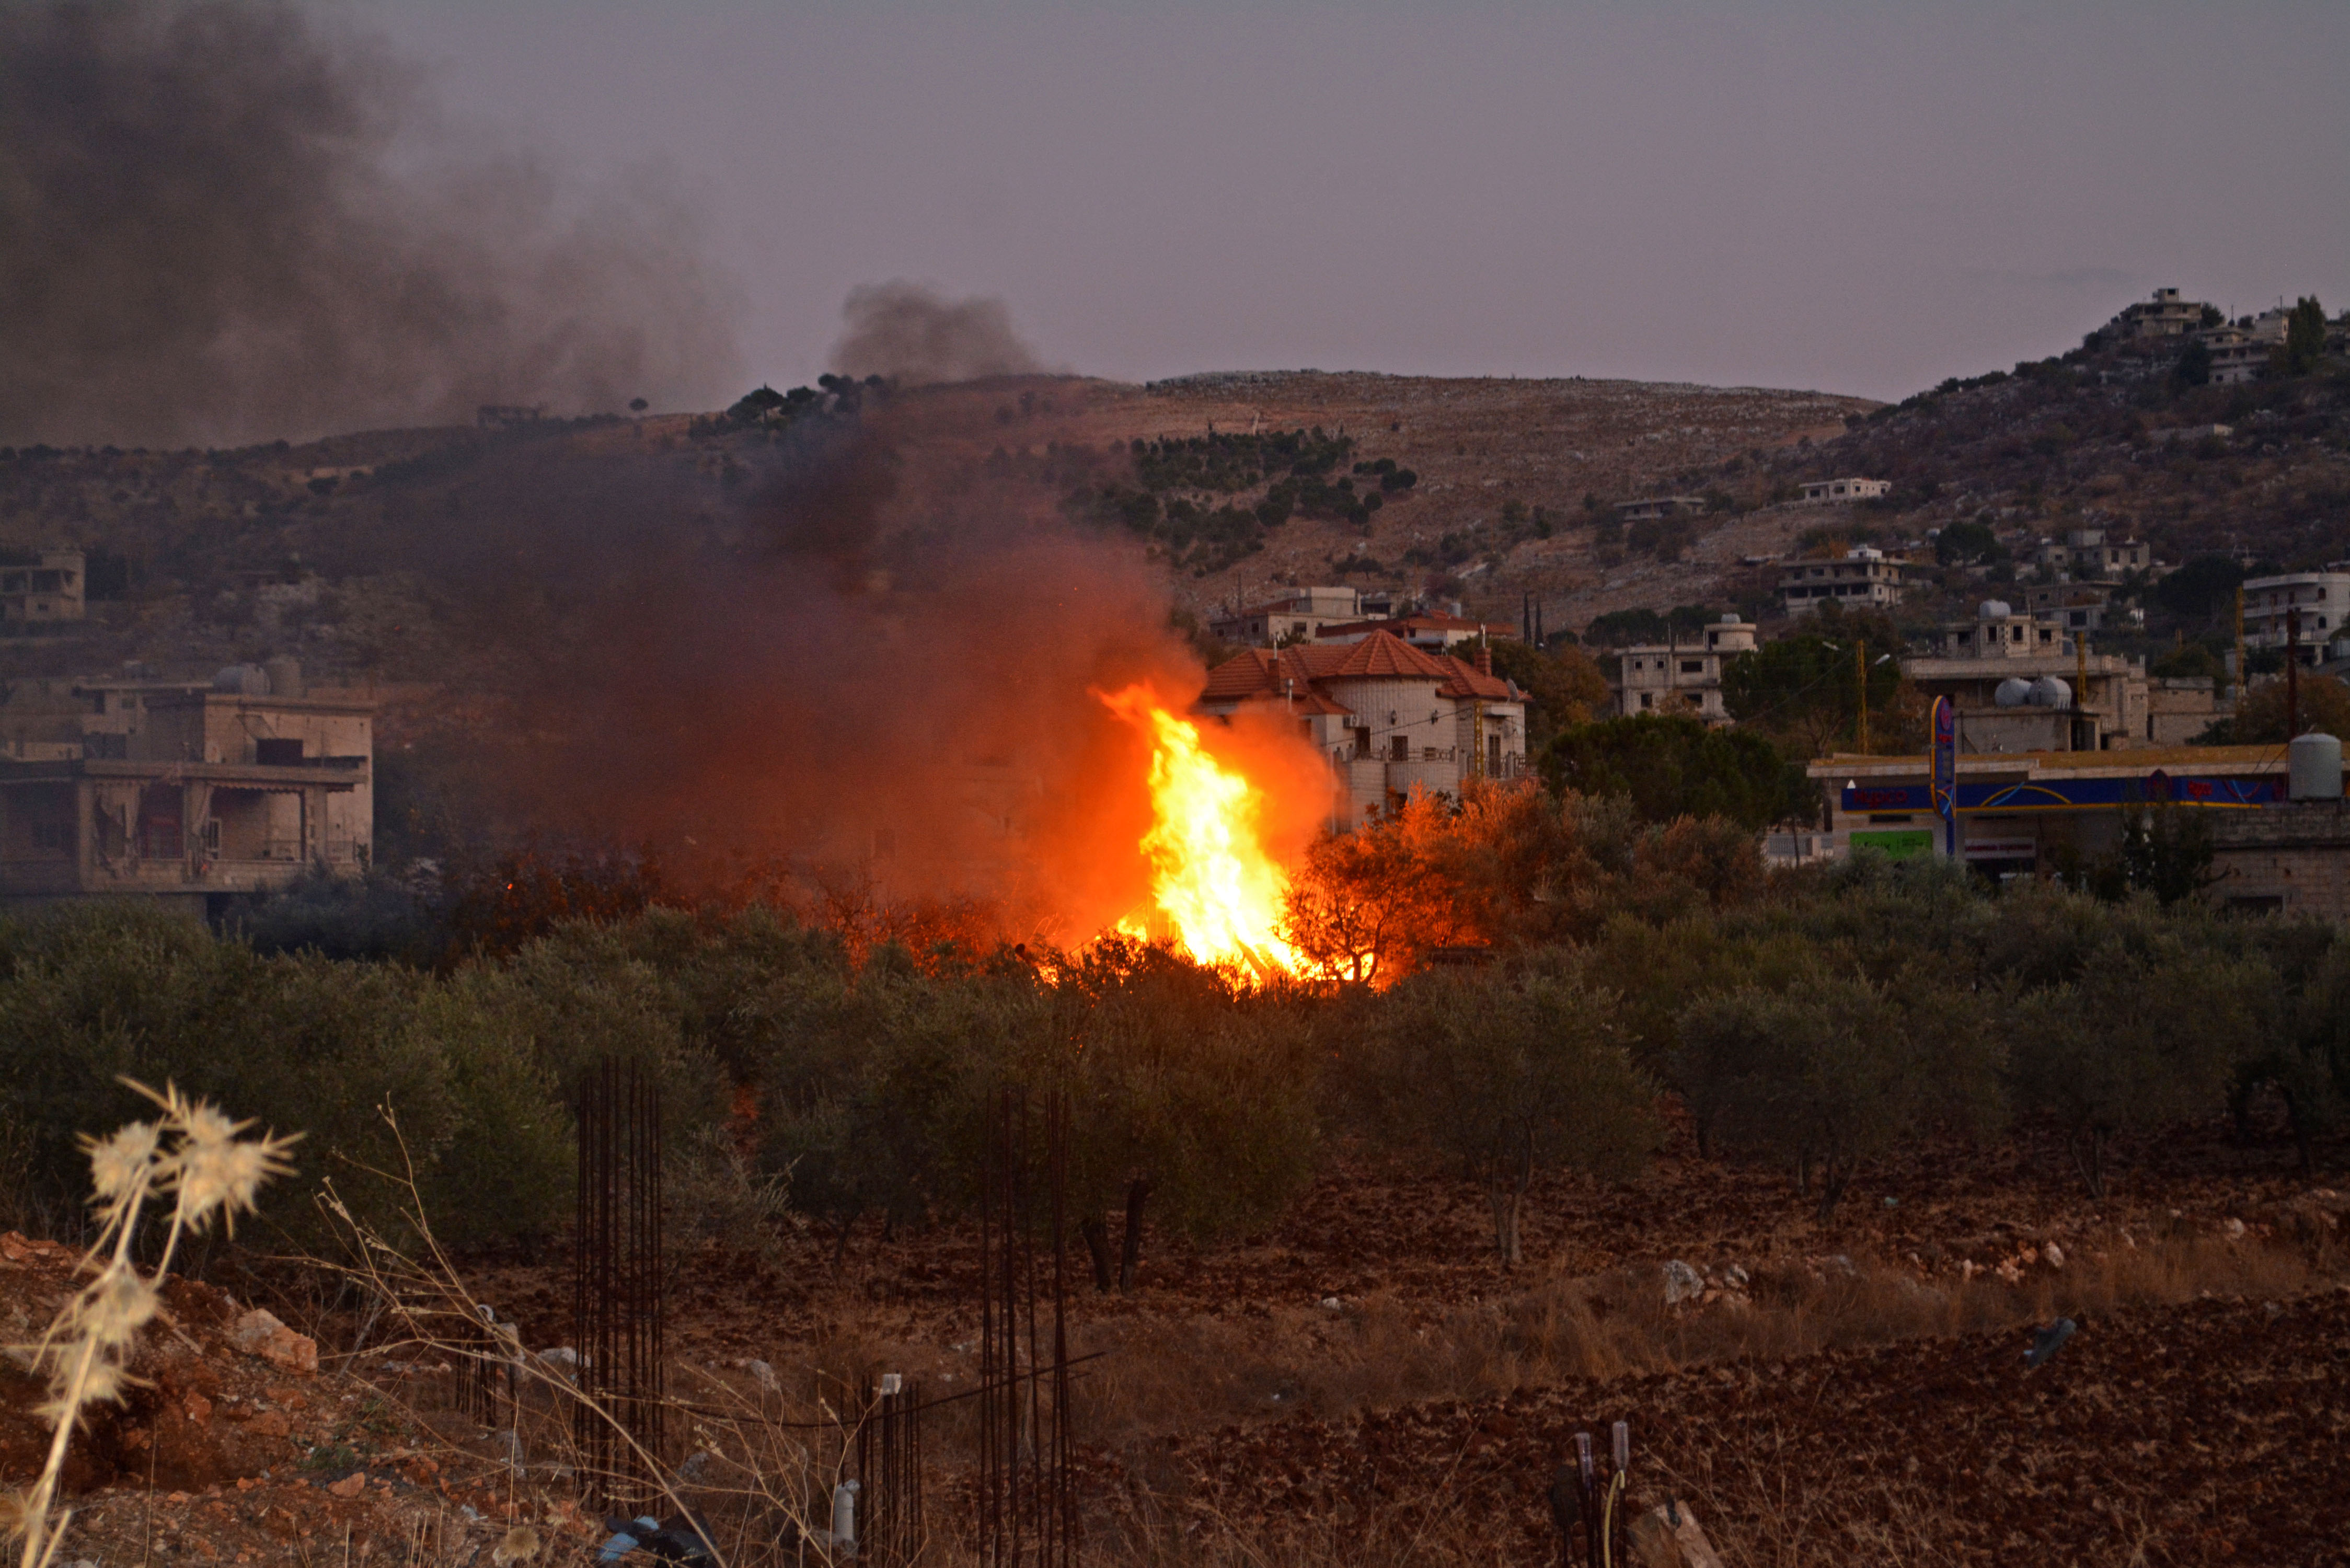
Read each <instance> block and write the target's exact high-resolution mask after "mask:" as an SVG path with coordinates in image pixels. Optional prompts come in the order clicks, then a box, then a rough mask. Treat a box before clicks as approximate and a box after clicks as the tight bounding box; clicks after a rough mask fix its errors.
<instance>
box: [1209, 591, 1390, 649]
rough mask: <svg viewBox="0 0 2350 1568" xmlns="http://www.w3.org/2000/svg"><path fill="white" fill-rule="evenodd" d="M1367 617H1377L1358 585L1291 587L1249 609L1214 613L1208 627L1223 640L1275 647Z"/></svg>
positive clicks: (1245, 645)
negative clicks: (1279, 595)
mask: <svg viewBox="0 0 2350 1568" xmlns="http://www.w3.org/2000/svg"><path fill="white" fill-rule="evenodd" d="M1370 618H1373V617H1371V616H1370V615H1369V614H1368V613H1367V611H1366V609H1365V607H1364V605H1363V595H1362V592H1361V590H1359V589H1357V588H1348V587H1318V588H1294V589H1292V590H1291V591H1289V592H1288V593H1285V594H1284V595H1282V596H1281V597H1278V598H1274V599H1269V600H1267V601H1266V602H1264V603H1263V604H1261V605H1258V606H1256V607H1253V608H1252V609H1245V610H1242V611H1239V612H1237V613H1235V614H1232V615H1224V616H1218V617H1215V618H1211V620H1210V621H1209V622H1208V629H1209V630H1210V631H1211V632H1212V633H1214V634H1215V635H1216V636H1217V637H1219V638H1221V639H1223V640H1224V641H1226V642H1232V643H1239V644H1241V645H1242V646H1243V647H1247V648H1274V647H1278V646H1279V645H1280V644H1281V642H1282V641H1283V640H1284V639H1287V640H1289V641H1292V642H1300V641H1308V642H1310V641H1312V640H1313V639H1315V638H1317V637H1319V636H1321V635H1322V633H1323V630H1324V628H1327V627H1330V626H1335V625H1336V624H1338V623H1340V622H1342V621H1359V620H1365V619H1370Z"/></svg>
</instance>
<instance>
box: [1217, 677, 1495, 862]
mask: <svg viewBox="0 0 2350 1568" xmlns="http://www.w3.org/2000/svg"><path fill="white" fill-rule="evenodd" d="M1243 709H1247V710H1251V711H1272V712H1275V713H1278V714H1281V715H1284V716H1286V717H1287V718H1289V719H1291V720H1292V721H1294V722H1295V723H1296V724H1297V725H1298V727H1299V731H1300V732H1301V733H1303V734H1304V735H1305V737H1306V739H1307V740H1309V741H1311V742H1313V743H1314V744H1315V746H1316V747H1318V748H1320V750H1321V752H1322V753H1323V755H1324V756H1326V758H1328V759H1329V763H1330V773H1331V784H1332V801H1333V804H1332V813H1331V819H1332V825H1333V826H1336V827H1337V828H1339V829H1340V830H1342V831H1343V830H1344V829H1346V828H1347V827H1351V826H1355V825H1356V824H1357V823H1360V822H1361V821H1362V820H1363V819H1364V818H1366V817H1368V816H1373V815H1377V814H1378V813H1379V812H1380V811H1383V810H1385V809H1387V808H1388V807H1389V806H1390V805H1395V804H1397V803H1399V802H1400V801H1402V800H1404V799H1405V798H1407V797H1409V795H1410V794H1411V792H1412V791H1414V790H1421V791H1426V792H1429V793H1431V794H1458V793H1459V792H1460V790H1461V786H1462V784H1464V783H1465V782H1467V781H1468V780H1471V779H1481V778H1482V779H1492V780H1508V779H1515V778H1521V777H1523V776H1525V774H1526V771H1527V769H1526V706H1525V696H1524V694H1523V692H1521V691H1519V690H1518V689H1517V687H1516V685H1515V684H1514V683H1513V682H1511V681H1508V680H1503V679H1501V678H1500V677H1497V676H1496V675H1494V674H1493V672H1492V659H1491V658H1490V657H1488V656H1484V655H1482V653H1481V655H1480V657H1479V659H1478V660H1477V661H1476V662H1474V663H1471V661H1469V660H1467V659H1456V658H1452V657H1451V656H1448V655H1441V654H1432V653H1426V652H1423V651H1421V650H1420V649H1417V648H1414V647H1412V646H1411V645H1410V644H1409V643H1408V642H1406V641H1404V640H1403V639H1401V638H1399V637H1396V636H1394V635H1393V634H1391V633H1389V632H1386V631H1373V632H1371V633H1370V634H1368V635H1367V636H1365V637H1364V638H1362V639H1360V640H1358V641H1355V642H1325V643H1305V644H1300V645H1298V646H1295V647H1292V648H1284V649H1248V650H1247V651H1246V652H1243V653H1242V654H1240V655H1239V656H1237V657H1235V658H1232V659H1227V660H1225V661H1224V662H1223V663H1222V664H1220V665H1218V666H1217V667H1216V668H1215V669H1214V670H1211V671H1210V672H1209V674H1208V682H1207V685H1206V686H1205V687H1204V688H1203V689H1202V690H1201V693H1200V697H1199V701H1197V702H1195V703H1194V704H1193V711H1196V712H1199V713H1203V714H1207V715H1209V716H1211V717H1219V718H1229V717H1231V716H1232V715H1233V714H1235V713H1238V712H1240V711H1243Z"/></svg>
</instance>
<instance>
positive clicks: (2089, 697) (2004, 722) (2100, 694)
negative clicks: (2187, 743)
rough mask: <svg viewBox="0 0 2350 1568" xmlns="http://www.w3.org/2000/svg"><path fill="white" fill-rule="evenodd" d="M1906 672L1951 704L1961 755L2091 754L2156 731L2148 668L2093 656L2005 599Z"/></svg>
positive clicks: (1955, 629)
mask: <svg viewBox="0 0 2350 1568" xmlns="http://www.w3.org/2000/svg"><path fill="white" fill-rule="evenodd" d="M1901 672H1902V673H1903V674H1904V675H1905V676H1907V677H1908V680H1909V682H1910V684H1912V685H1913V686H1915V687H1916V688H1917V689H1918V692H1919V693H1920V694H1921V695H1923V696H1926V697H1929V698H1930V697H1947V698H1949V699H1950V704H1951V706H1952V707H1954V708H1956V709H1957V710H1958V717H1959V737H1960V739H1959V745H1960V750H1961V751H1973V752H2013V753H2026V752H2060V751H2085V752H2094V751H2099V750H2107V749H2118V748H2121V747H2126V746H2132V745H2139V744H2144V743H2145V742H2146V741H2147V740H2148V739H2150V738H2151V735H2152V731H2151V729H2150V727H2149V725H2148V713H2149V709H2148V702H2147V679H2146V666H2145V665H2144V664H2143V663H2142V662H2139V661H2137V660H2135V659H2125V658H2122V657H2121V656H2119V655H2117V654H2111V653H2090V652H2087V651H2085V649H2082V648H2081V647H2080V646H2079V645H2078V644H2076V643H2075V642H2074V639H2072V638H2070V637H2068V636H2066V635H2065V634H2064V628H2062V627H2059V626H2054V625H2051V624H2050V623H2049V622H2047V621H2044V620H2041V619H2037V618H2034V617H2032V616H2029V615H2018V614H2016V613H2015V612H2014V610H2013V609H2012V607H2010V606H2009V605H2008V604H2007V603H2006V602H2005V601H2003V600H2000V599H1987V600H1985V601H1984V602H1983V604H1982V605H1981V607H1980V608H1979V609H1978V610H1977V611H1976V614H1975V618H1974V619H1973V620H1970V621H1964V622H1961V623H1960V624H1958V625H1956V626H1950V627H1945V628H1943V629H1942V650H1941V652H1940V653H1939V655H1934V656H1918V655H1912V656H1910V657H1908V658H1907V659H1903V660H1902V664H1901Z"/></svg>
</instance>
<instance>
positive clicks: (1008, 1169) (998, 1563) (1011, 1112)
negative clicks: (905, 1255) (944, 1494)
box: [978, 1089, 1077, 1568]
mask: <svg viewBox="0 0 2350 1568" xmlns="http://www.w3.org/2000/svg"><path fill="white" fill-rule="evenodd" d="M991 1110H992V1114H991V1116H990V1117H989V1127H988V1137H987V1145H986V1154H985V1158H984V1160H983V1168H982V1185H981V1191H982V1200H981V1204H980V1275H981V1300H980V1386H981V1391H982V1392H981V1397H980V1437H979V1457H980V1487H979V1531H978V1534H979V1542H980V1554H981V1556H982V1557H983V1558H984V1559H985V1561H986V1562H987V1563H989V1564H990V1565H991V1568H1027V1565H1030V1564H1034V1565H1035V1568H1066V1565H1067V1564H1069V1563H1073V1562H1075V1561H1076V1544H1077V1542H1076V1537H1077V1531H1076V1493H1075V1491H1074V1490H1073V1489H1072V1487H1071V1484H1070V1474H1069V1447H1070V1420H1069V1416H1070V1410H1069V1341H1068V1328H1067V1317H1068V1313H1067V1305H1068V1289H1067V1285H1068V1243H1067V1237H1068V1223H1067V1219H1068V1216H1067V1200H1066V1190H1067V1185H1068V1145H1069V1125H1068V1105H1067V1101H1066V1098H1064V1097H1062V1096H1054V1097H1053V1098H1052V1099H1050V1100H1049V1101H1048V1102H1047V1103H1046V1105H1045V1111H1044V1115H1043V1116H1042V1118H1041V1122H1042V1125H1041V1127H1040V1126H1038V1125H1037V1124H1038V1120H1039V1118H1037V1117H1035V1116H1033V1115H1032V1113H1031V1109H1030V1106H1029V1103H1028V1096H1027V1095H1026V1094H1025V1093H1024V1091H1021V1090H1018V1089H1005V1090H1003V1092H1002V1093H1001V1095H999V1096H998V1097H997V1099H996V1102H995V1104H994V1105H993V1107H991ZM1040 1134H1041V1144H1042V1147H1041V1148H1040V1147H1038V1144H1039V1135H1040ZM1040 1184H1041V1185H1042V1187H1043V1189H1044V1190H1043V1191H1042V1193H1041V1194H1040V1193H1039V1192H1038V1191H1037V1187H1038V1186H1039V1185H1040ZM1040 1200H1041V1207H1042V1208H1043V1209H1044V1210H1045V1214H1044V1215H1043V1216H1041V1217H1040V1216H1039V1214H1038V1213H1037V1209H1038V1208H1039V1206H1040ZM1040 1218H1044V1219H1045V1220H1046V1221H1047V1223H1048V1224H1049V1226H1050V1231H1049V1238H1050V1240H1049V1246H1050V1256H1049V1258H1044V1257H1040V1256H1039V1251H1040V1250H1039V1248H1038V1245H1037V1231H1038V1224H1037V1221H1038V1220H1039V1219H1040ZM1046 1266H1049V1267H1050V1269H1051V1271H1052V1277H1051V1280H1050V1282H1049V1284H1048V1283H1047V1282H1045V1280H1044V1279H1043V1278H1042V1274H1043V1271H1044V1269H1045V1267H1046ZM1047 1289H1049V1291H1050V1293H1051V1297H1052V1320H1051V1323H1050V1325H1049V1329H1048V1328H1047V1326H1046V1325H1045V1324H1043V1323H1042V1322H1041V1321H1040V1312H1039V1307H1040V1303H1041V1298H1042V1296H1043V1294H1044V1293H1045V1290H1047Z"/></svg>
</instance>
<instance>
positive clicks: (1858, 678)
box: [1852, 639, 1868, 757]
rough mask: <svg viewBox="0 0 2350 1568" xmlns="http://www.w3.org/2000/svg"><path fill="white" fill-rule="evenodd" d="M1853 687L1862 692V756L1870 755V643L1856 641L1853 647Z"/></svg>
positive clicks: (1864, 640) (1860, 640)
mask: <svg viewBox="0 0 2350 1568" xmlns="http://www.w3.org/2000/svg"><path fill="white" fill-rule="evenodd" d="M1852 680H1853V685H1854V686H1855V687H1856V689H1857V690H1858V691H1859V692H1860V754H1861V755H1862V756H1864V757H1865V756H1866V755H1868V643H1867V641H1866V639H1855V640H1854V642H1853V645H1852Z"/></svg>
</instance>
